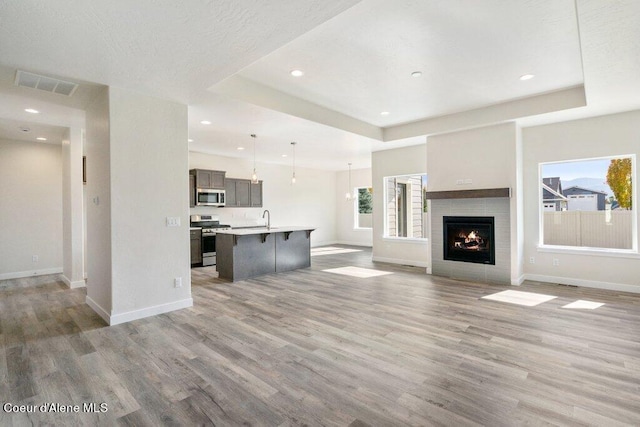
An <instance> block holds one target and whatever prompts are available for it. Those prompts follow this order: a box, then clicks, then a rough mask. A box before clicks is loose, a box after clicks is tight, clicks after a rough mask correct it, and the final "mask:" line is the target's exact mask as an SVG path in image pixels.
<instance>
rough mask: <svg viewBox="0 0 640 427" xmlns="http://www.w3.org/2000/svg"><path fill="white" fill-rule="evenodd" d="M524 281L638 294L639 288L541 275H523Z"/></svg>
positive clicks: (622, 284)
mask: <svg viewBox="0 0 640 427" xmlns="http://www.w3.org/2000/svg"><path fill="white" fill-rule="evenodd" d="M524 278H525V279H526V280H533V281H536V282H545V283H560V284H562V285H573V286H584V287H586V288H596V289H606V290H610V291H621V292H633V293H640V286H635V285H627V284H624V283H613V282H601V281H596V280H584V279H574V278H571V277H556V276H545V275H542V274H525V275H524Z"/></svg>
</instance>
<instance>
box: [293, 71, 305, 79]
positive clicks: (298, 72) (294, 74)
mask: <svg viewBox="0 0 640 427" xmlns="http://www.w3.org/2000/svg"><path fill="white" fill-rule="evenodd" d="M291 75H292V76H293V77H302V76H304V71H302V70H291Z"/></svg>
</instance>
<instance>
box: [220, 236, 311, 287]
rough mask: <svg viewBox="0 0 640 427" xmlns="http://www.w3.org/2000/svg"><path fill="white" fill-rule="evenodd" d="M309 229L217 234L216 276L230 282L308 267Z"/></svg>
mask: <svg viewBox="0 0 640 427" xmlns="http://www.w3.org/2000/svg"><path fill="white" fill-rule="evenodd" d="M313 230H314V229H313V228H311V227H276V228H274V227H272V228H271V229H267V228H257V229H241V230H227V231H219V232H218V233H217V234H216V252H217V266H216V267H217V270H218V276H219V277H221V278H223V279H228V280H231V281H233V282H236V281H238V280H244V279H249V278H251V277H256V276H260V275H262V274H267V273H276V272H282V271H290V270H297V269H299V268H306V267H310V266H311V232H312V231H313Z"/></svg>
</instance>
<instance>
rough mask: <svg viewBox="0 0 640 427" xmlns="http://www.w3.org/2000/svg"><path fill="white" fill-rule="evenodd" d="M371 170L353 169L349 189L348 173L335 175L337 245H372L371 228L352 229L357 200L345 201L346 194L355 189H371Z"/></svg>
mask: <svg viewBox="0 0 640 427" xmlns="http://www.w3.org/2000/svg"><path fill="white" fill-rule="evenodd" d="M372 186H373V185H372V181H371V169H370V168H368V169H353V170H352V171H351V188H350V189H349V171H348V170H346V171H340V172H337V173H336V190H335V197H336V231H337V241H338V243H341V244H344V245H356V246H369V247H371V246H372V245H373V229H372V228H368V229H366V228H360V229H356V228H354V225H355V216H356V215H357V198H356V199H352V200H351V201H347V199H346V197H345V196H346V193H347V192H348V191H349V190H351V192H352V193H353V194H356V193H355V190H354V189H355V188H358V187H372Z"/></svg>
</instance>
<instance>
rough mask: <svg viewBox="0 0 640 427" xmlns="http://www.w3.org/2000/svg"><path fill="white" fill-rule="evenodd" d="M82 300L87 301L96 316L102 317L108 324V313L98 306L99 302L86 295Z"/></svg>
mask: <svg viewBox="0 0 640 427" xmlns="http://www.w3.org/2000/svg"><path fill="white" fill-rule="evenodd" d="M84 301H85V302H86V303H87V305H88V306H89V307H91V308H92V309H93V311H95V312H96V313H97V314H98V316H100V317H102V319H103V320H104V321H105V322H107V324H109V313H107V311H106V310H105V309H104V308H102V307H100V304H98V303H97V302H95V301H94V300H92V299H91V298H90V297H88V296H87V297H86V298H85V300H84Z"/></svg>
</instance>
